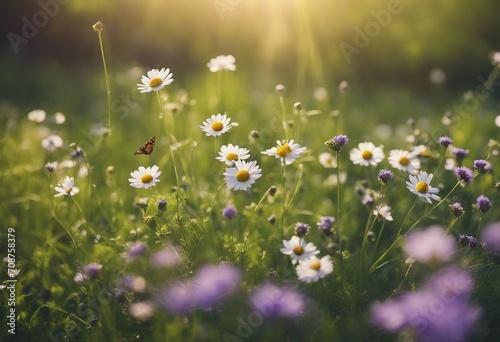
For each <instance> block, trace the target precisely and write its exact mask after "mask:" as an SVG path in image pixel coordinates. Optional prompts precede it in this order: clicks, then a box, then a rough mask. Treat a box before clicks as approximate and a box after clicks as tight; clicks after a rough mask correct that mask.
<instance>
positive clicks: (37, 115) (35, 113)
mask: <svg viewBox="0 0 500 342" xmlns="http://www.w3.org/2000/svg"><path fill="white" fill-rule="evenodd" d="M45 115H46V113H45V111H44V110H42V109H35V110H32V111H31V112H29V113H28V120H30V121H34V122H43V120H45Z"/></svg>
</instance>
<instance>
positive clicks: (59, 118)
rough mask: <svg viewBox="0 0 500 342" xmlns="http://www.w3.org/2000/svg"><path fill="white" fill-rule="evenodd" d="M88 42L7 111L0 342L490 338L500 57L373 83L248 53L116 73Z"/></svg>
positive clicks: (96, 29)
mask: <svg viewBox="0 0 500 342" xmlns="http://www.w3.org/2000/svg"><path fill="white" fill-rule="evenodd" d="M79 3H80V2H76V1H75V3H74V4H79ZM221 3H225V4H226V7H224V6H222V7H217V8H218V10H217V11H216V13H217V14H218V15H221V13H223V12H221V11H226V12H227V13H226V12H224V15H228V20H231V18H230V17H229V14H230V13H232V11H233V10H234V11H235V12H236V11H241V12H243V9H241V8H238V7H236V3H237V1H236V2H234V1H233V2H221ZM228 3H231V4H232V6H233V7H227V6H229V5H228ZM219 5H220V4H219ZM238 5H239V2H238ZM75 6H76V5H75ZM177 6H181V5H177ZM242 6H243V5H242ZM391 8H392V9H391ZM387 11H388V12H387V13H392V14H393V15H397V14H399V12H398V11H397V8H396V7H394V8H393V7H387ZM391 11H392V12H391ZM376 13H377V15H380V13H382V12H380V11H378V12H376ZM383 13H386V12H383ZM405 13H406V12H405ZM370 18H371V19H370V20H375V21H376V18H379V19H380V17H374V16H373V14H372V16H371V17H370ZM374 18H375V19H374ZM233 20H234V19H233ZM380 20H383V18H382V19H380ZM394 25H398V23H397V22H396V23H394ZM380 27H381V28H383V27H385V26H384V25H380ZM85 30H88V31H89V32H91V33H92V35H93V39H94V42H95V45H94V46H93V52H94V53H93V54H91V56H93V58H94V62H93V63H95V65H97V67H95V68H94V67H89V68H88V69H86V68H85V69H81V70H79V71H78V70H71V71H74V74H71V73H69V72H68V69H65V68H63V67H60V66H58V65H57V63H54V64H53V65H51V66H50V67H47V68H41V67H39V66H35V67H33V68H31V69H30V67H27V68H28V70H30V72H29V74H31V75H33V76H34V78H36V79H38V80H43V82H40V83H39V86H38V87H31V88H30V86H28V87H27V92H26V93H24V94H23V95H18V96H19V97H17V98H16V99H15V100H11V101H4V102H2V103H1V107H0V113H1V115H0V127H1V129H2V132H3V135H2V138H1V141H2V144H1V158H2V166H1V170H0V172H1V175H2V179H3V186H2V187H1V188H0V194H1V198H2V201H1V202H0V208H1V212H2V216H1V218H0V222H1V228H2V231H1V232H0V244H1V246H2V247H1V250H2V257H4V261H5V263H3V265H2V275H3V276H2V285H0V286H1V290H2V292H1V293H2V296H1V299H0V300H1V301H2V306H1V308H0V314H1V317H2V320H1V324H2V329H0V335H1V337H2V339H3V340H5V341H38V340H39V341H181V340H182V341H299V340H301V341H320V340H326V339H328V340H332V341H387V340H394V341H469V340H471V341H472V340H474V341H493V340H495V337H496V336H497V335H498V326H499V323H500V321H499V317H500V316H499V307H500V285H499V284H500V282H499V281H500V269H499V268H498V264H499V263H500V217H499V215H498V198H499V195H498V194H499V190H500V180H499V178H498V167H499V166H500V165H499V161H498V160H499V152H500V143H499V140H498V138H499V135H498V132H499V127H500V115H499V109H498V108H499V107H498V86H499V84H498V82H499V81H498V74H499V73H500V53H499V52H496V53H495V52H494V50H491V53H489V54H484V56H481V57H480V58H482V59H483V60H484V62H485V64H487V65H488V68H489V71H488V72H489V74H481V75H482V76H479V77H477V76H476V77H473V78H471V79H472V81H470V79H469V81H470V82H467V89H457V88H460V87H457V88H454V89H451V90H450V89H447V88H446V82H445V80H446V76H447V75H445V74H444V72H443V71H442V70H441V69H433V71H432V72H431V74H430V79H429V77H428V75H427V74H426V76H425V82H421V83H419V85H418V86H413V85H412V84H411V83H408V84H406V86H405V87H401V86H399V85H397V84H396V85H395V84H392V83H391V82H388V83H387V84H382V85H381V86H380V87H379V86H377V85H376V84H377V81H373V79H372V80H367V81H366V83H363V78H362V77H358V78H356V77H353V78H352V81H351V80H350V78H349V77H348V78H349V80H348V79H347V78H346V79H344V78H341V77H340V76H338V75H337V76H336V77H335V78H334V79H332V80H326V76H324V74H325V75H326V74H328V71H329V70H330V69H329V68H331V67H330V66H323V67H320V66H319V65H320V64H322V63H325V65H326V64H328V63H327V62H325V60H324V59H322V58H321V57H320V56H319V55H316V56H312V57H311V56H307V54H305V55H303V56H302V57H304V59H301V58H300V55H299V57H298V58H297V60H296V61H294V62H293V63H292V64H293V65H297V66H298V67H297V68H296V69H294V70H293V71H291V69H290V68H289V65H285V66H282V67H283V69H286V70H289V71H290V72H286V73H284V74H280V73H279V72H278V71H276V70H275V71H276V73H273V72H270V73H266V72H264V71H265V70H266V69H265V67H262V68H259V67H257V68H256V63H252V61H251V58H250V57H249V56H248V55H247V54H245V53H244V52H242V51H243V50H244V48H241V50H238V51H235V52H232V51H230V50H229V49H227V48H226V49H225V50H224V51H223V52H224V54H221V53H215V54H210V52H208V49H205V50H204V49H201V48H200V49H199V51H198V52H197V54H196V59H193V60H191V61H190V62H189V66H190V67H192V68H190V67H188V68H180V67H179V68H178V69H176V68H175V66H176V65H178V63H177V62H175V63H173V64H174V66H172V65H170V64H169V63H168V59H161V60H157V61H154V62H152V65H154V67H147V66H145V65H140V64H138V63H129V62H123V63H116V64H113V62H110V60H111V61H114V62H116V60H117V58H116V53H117V51H116V50H115V51H113V50H112V47H113V44H112V43H110V42H112V41H113V39H115V37H113V35H112V34H110V32H109V31H108V30H107V26H106V22H105V21H103V23H101V22H95V23H94V25H89V26H88V27H86V28H85ZM356 32H357V31H354V33H356ZM391 32H392V31H391ZM388 34H389V33H388ZM302 38H303V37H302ZM373 39H374V40H375V39H382V38H377V37H375V38H373ZM299 40H300V39H299ZM200 44H201V43H200ZM301 44H302V45H301V47H302V48H305V47H307V43H306V42H305V41H301ZM353 44H354V45H350V46H351V47H352V46H354V48H356V49H360V47H359V46H358V47H356V46H357V45H356V38H354V41H353ZM193 45H196V44H194V43H193ZM355 45H356V46H355ZM345 46H347V48H349V46H348V45H345ZM19 48H24V47H23V46H22V45H20V46H19ZM492 49H493V48H492ZM228 50H229V51H228ZM200 51H203V52H200ZM345 51H347V50H344V52H343V53H341V54H340V55H341V56H343V57H342V58H347V57H346V55H345ZM353 51H354V50H353ZM360 51H361V50H360ZM119 52H120V53H121V52H123V51H122V50H119ZM113 53H114V54H115V55H114V58H111V59H110V58H109V56H110V55H111V56H113ZM356 54H357V53H355V54H354V55H351V57H353V58H354V57H356ZM153 56H154V54H153ZM239 56H242V58H241V62H240V58H239ZM16 58H17V57H16ZM19 58H21V57H19ZM148 58H150V59H151V58H152V57H148ZM415 58H417V57H415ZM268 67H269V65H268ZM273 67H276V68H278V69H279V68H280V67H279V66H276V65H273ZM353 67H354V66H353ZM1 68H2V72H4V75H5V77H6V78H8V79H11V78H12V77H13V75H14V74H15V73H14V71H12V70H9V67H8V66H6V65H2V66H1ZM193 70H194V71H193ZM376 74H377V71H374V75H376ZM278 75H282V77H280V76H278ZM348 75H349V73H348V72H347V71H346V72H345V76H348ZM451 77H453V76H452V75H451ZM68 81H69V84H68ZM419 82H420V81H419ZM462 90H463V91H462ZM30 91H31V92H33V98H30V99H27V100H26V102H27V103H30V106H32V108H31V107H30V108H27V105H26V103H23V100H22V98H23V97H29V96H30ZM7 93H8V91H7ZM33 103H38V104H39V105H37V106H36V107H35V106H33V105H32V104H33ZM4 265H5V267H4Z"/></svg>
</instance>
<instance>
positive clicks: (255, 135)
mask: <svg viewBox="0 0 500 342" xmlns="http://www.w3.org/2000/svg"><path fill="white" fill-rule="evenodd" d="M248 136H249V138H250V139H259V136H260V133H259V131H256V130H255V129H254V130H251V131H250V133H249V134H248Z"/></svg>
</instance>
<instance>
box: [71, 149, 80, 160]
mask: <svg viewBox="0 0 500 342" xmlns="http://www.w3.org/2000/svg"><path fill="white" fill-rule="evenodd" d="M81 156H83V150H82V149H81V148H80V147H76V148H75V150H74V151H73V152H71V157H73V158H74V159H77V158H80V157H81Z"/></svg>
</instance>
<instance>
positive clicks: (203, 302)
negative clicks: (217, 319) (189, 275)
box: [193, 263, 241, 308]
mask: <svg viewBox="0 0 500 342" xmlns="http://www.w3.org/2000/svg"><path fill="white" fill-rule="evenodd" d="M240 280H241V272H240V270H239V269H237V268H236V267H235V266H234V265H233V264H231V263H221V264H219V265H217V266H214V265H207V266H204V267H203V268H201V269H200V270H199V271H198V272H197V273H196V275H195V277H194V280H193V296H194V298H193V300H194V303H196V305H197V306H199V307H202V308H209V307H211V306H212V305H213V304H215V303H216V302H217V301H218V300H220V299H221V298H222V297H224V296H225V295H227V294H228V293H230V292H232V291H233V290H234V289H235V288H236V286H237V285H238V284H239V282H240Z"/></svg>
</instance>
